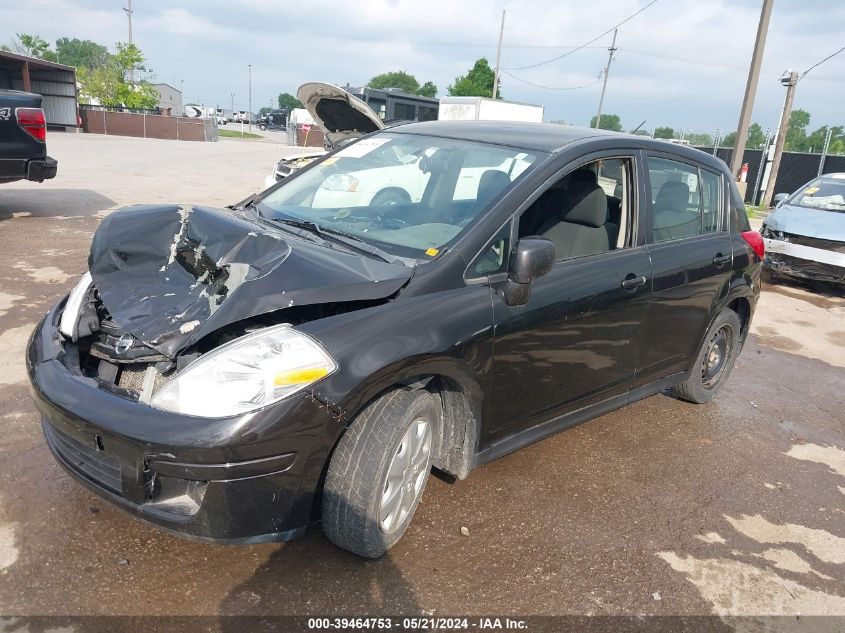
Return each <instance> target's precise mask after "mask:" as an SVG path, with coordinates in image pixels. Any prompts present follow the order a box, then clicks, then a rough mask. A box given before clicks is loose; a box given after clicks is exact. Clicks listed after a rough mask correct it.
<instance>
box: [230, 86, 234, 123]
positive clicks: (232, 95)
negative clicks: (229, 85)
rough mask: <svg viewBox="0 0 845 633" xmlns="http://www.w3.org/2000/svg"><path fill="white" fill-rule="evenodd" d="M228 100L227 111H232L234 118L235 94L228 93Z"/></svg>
mask: <svg viewBox="0 0 845 633" xmlns="http://www.w3.org/2000/svg"><path fill="white" fill-rule="evenodd" d="M229 99H230V102H229V109H230V110H231V111H232V117H234V116H235V93H234V92H230V93H229Z"/></svg>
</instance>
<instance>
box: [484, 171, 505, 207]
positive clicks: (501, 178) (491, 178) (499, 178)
mask: <svg viewBox="0 0 845 633" xmlns="http://www.w3.org/2000/svg"><path fill="white" fill-rule="evenodd" d="M510 184H511V179H510V177H509V176H508V175H507V174H506V173H505V172H503V171H499V170H498V169H488V170H487V171H485V172H484V173H483V174H481V178H480V179H479V181H478V195H477V196H476V200H477V201H478V202H484V203H487V202H490V201H491V200H492V199H493V198H495V197H496V196H497V195H498V194H500V193H501V192H502V191H504V190H505V189H506V188H507V187H508V186H509V185H510Z"/></svg>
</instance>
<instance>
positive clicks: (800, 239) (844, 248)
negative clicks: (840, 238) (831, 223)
mask: <svg viewBox="0 0 845 633" xmlns="http://www.w3.org/2000/svg"><path fill="white" fill-rule="evenodd" d="M784 238H785V239H786V241H787V242H790V243H792V244H800V245H801V246H811V247H813V248H821V249H824V250H826V251H833V252H835V253H845V242H836V241H834V240H823V239H820V238H818V237H805V236H803V235H794V234H792V233H784Z"/></svg>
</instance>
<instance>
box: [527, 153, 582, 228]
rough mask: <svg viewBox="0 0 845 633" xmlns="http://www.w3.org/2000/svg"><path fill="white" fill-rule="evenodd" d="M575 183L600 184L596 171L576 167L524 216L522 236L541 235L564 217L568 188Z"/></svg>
mask: <svg viewBox="0 0 845 633" xmlns="http://www.w3.org/2000/svg"><path fill="white" fill-rule="evenodd" d="M573 183H588V184H592V185H597V184H598V176H596V172H594V171H592V170H590V169H576V170H575V171H573V172H571V173H570V174H568V175H567V176H566V177H565V178H563V179H561V180H560V181H559V182H558V183H557V184H555V185H554V186H552V187H551V188H550V189H549V190H548V191H546V192H545V193H544V194H543V195H542V196H540V198H539V199H538V200H537V202H535V203H534V204H533V205H532V208H531V209H530V210H529V211H528V212H526V213H525V215H524V216H522V220H520V226H519V233H520V235H521V236H523V237H524V236H526V235H541V234H542V233H543V231H546V230H548V229H550V228H551V227H553V226H554V225H555V224H557V223H558V222H560V221H561V220H562V219H563V216H564V214H565V213H566V210H567V209H568V206H567V193H566V192H567V190H568V188H569V187H570V186H572V184H573Z"/></svg>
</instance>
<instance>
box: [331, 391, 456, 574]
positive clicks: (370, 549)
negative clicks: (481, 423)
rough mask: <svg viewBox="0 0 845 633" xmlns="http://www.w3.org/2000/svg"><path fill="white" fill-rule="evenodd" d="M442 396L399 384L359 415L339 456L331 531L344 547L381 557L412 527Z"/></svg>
mask: <svg viewBox="0 0 845 633" xmlns="http://www.w3.org/2000/svg"><path fill="white" fill-rule="evenodd" d="M439 420H440V416H439V407H438V402H437V398H436V396H434V395H432V394H431V393H429V392H428V391H425V390H417V391H407V390H404V389H398V390H396V391H392V392H390V393H388V394H385V395H384V396H382V397H381V398H379V399H378V400H376V401H375V402H373V403H372V404H370V405H369V406H368V407H367V408H366V409H365V410H364V411H363V412H362V413H361V415H359V416H358V418H356V419H355V421H354V422H353V423H352V425H351V426H350V427H349V430H348V431H347V432H346V434H345V435H344V436H343V437H342V438H341V440H340V442H339V443H338V446H337V449H336V450H335V452H334V454H333V455H332V458H331V462H330V463H329V469H328V473H327V474H326V484H325V487H324V489H323V503H322V515H323V516H322V518H323V532H324V533H325V534H326V536H327V537H328V538H329V540H330V541H332V542H333V543H334V544H335V545H337V546H338V547H341V548H343V549H345V550H349V551H350V552H353V553H355V554H358V555H359V556H364V557H367V558H378V557H379V556H381V555H382V554H384V553H385V552H386V551H387V550H388V549H390V548H391V547H392V546H393V545H394V544H395V543H396V542H397V541H398V540H399V539H400V538H401V537H402V534H404V533H405V529H406V528H407V527H408V524H409V523H410V522H411V518H412V517H413V515H414V511H415V510H416V509H417V505H419V502H420V499H421V498H422V494H423V490H425V484H426V482H427V481H428V475H429V472H430V471H431V461H432V456H433V448H434V440H435V438H436V437H437V433H438V428H439Z"/></svg>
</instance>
